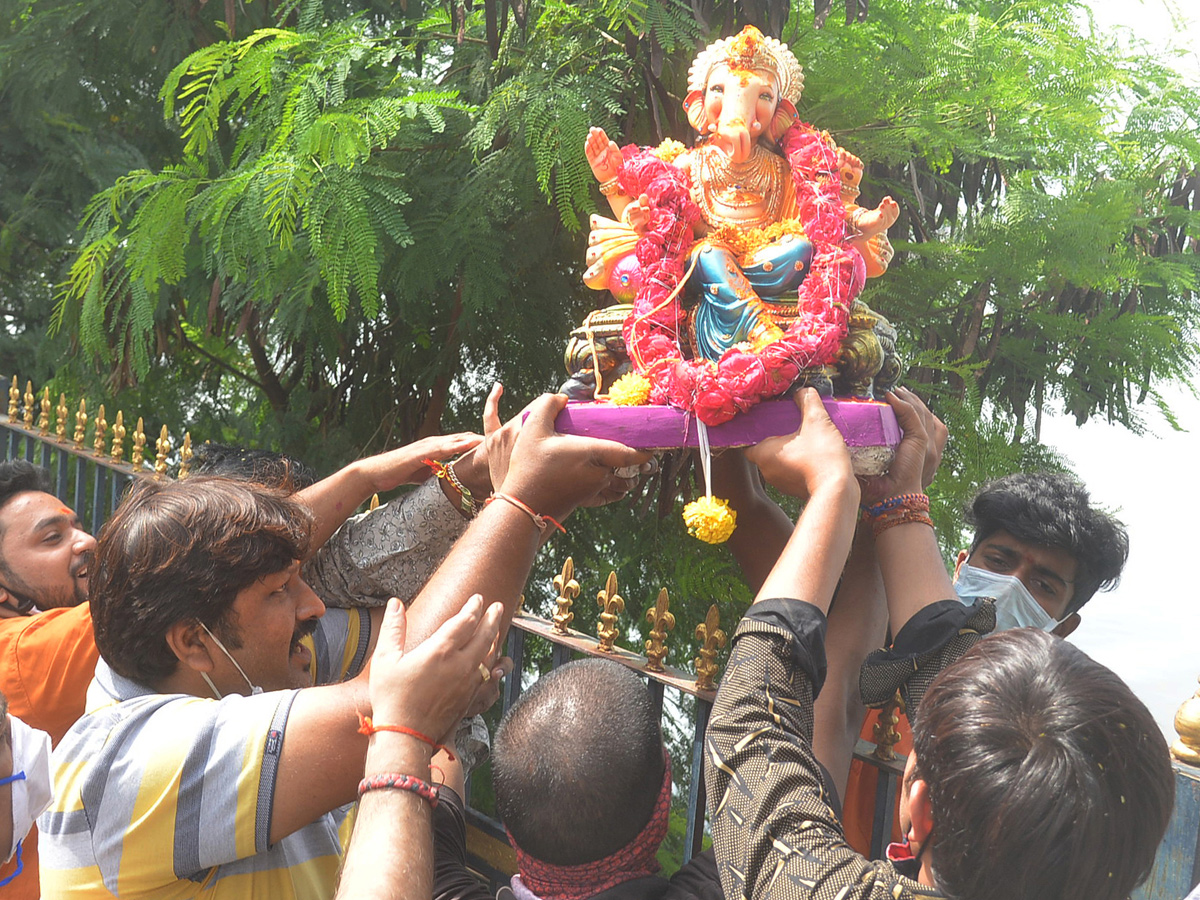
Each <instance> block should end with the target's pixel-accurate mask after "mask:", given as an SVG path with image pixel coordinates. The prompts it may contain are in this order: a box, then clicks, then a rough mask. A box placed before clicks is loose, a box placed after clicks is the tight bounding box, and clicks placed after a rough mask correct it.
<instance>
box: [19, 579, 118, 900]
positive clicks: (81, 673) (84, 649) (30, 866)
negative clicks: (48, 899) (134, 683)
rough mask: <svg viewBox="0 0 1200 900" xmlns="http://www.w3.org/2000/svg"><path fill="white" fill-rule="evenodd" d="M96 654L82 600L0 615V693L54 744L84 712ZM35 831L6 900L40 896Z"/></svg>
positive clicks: (87, 609)
mask: <svg viewBox="0 0 1200 900" xmlns="http://www.w3.org/2000/svg"><path fill="white" fill-rule="evenodd" d="M99 657H100V654H99V652H98V651H97V650H96V638H95V635H94V634H93V632H92V614H91V609H90V607H89V606H88V605H87V604H86V603H84V604H82V605H80V606H75V607H71V608H69V609H52V610H50V611H49V612H43V613H37V614H35V615H32V616H20V617H17V618H11V619H0V691H3V692H4V696H5V697H7V698H8V711H9V712H10V713H11V714H12V715H14V716H16V717H17V718H19V719H21V720H22V721H23V722H25V723H26V724H27V725H30V726H32V727H33V728H38V729H41V730H42V731H45V732H46V733H48V734H49V735H50V740H51V742H52V743H53V744H55V745H57V744H58V742H59V741H60V740H61V739H62V736H63V735H64V734H66V733H67V731H68V730H69V729H70V727H71V726H72V725H74V724H75V721H76V720H77V719H78V718H79V717H80V716H82V715H83V711H84V702H85V698H86V695H87V687H88V684H90V683H91V680H92V676H93V675H95V673H96V660H97V659H99ZM36 832H37V829H36V828H35V829H34V830H33V831H31V832H30V833H29V835H28V836H27V837H26V838H25V842H24V845H23V857H24V863H25V870H24V871H23V872H22V873H21V875H20V876H19V877H18V878H17V879H16V880H14V881H13V882H12V883H11V884H9V885H8V886H7V887H5V888H4V900H37V898H38V896H39V895H40V892H39V890H38V862H37V833H36ZM15 868H16V860H15V858H14V859H13V860H12V861H10V862H9V863H8V865H5V866H0V880H2V879H4V878H5V877H7V876H8V875H9V874H11V873H12V871H13V870H14V869H15Z"/></svg>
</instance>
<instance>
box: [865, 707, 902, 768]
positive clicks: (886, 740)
mask: <svg viewBox="0 0 1200 900" xmlns="http://www.w3.org/2000/svg"><path fill="white" fill-rule="evenodd" d="M904 711H905V707H904V698H903V697H901V696H900V692H899V691H896V696H895V697H893V698H892V699H891V700H889V701H888V702H887V703H885V704H884V705H883V706H882V707H881V708H880V710H879V719H878V721H876V722H875V724H874V725H873V726H871V734H872V735H873V736H874V738H875V750H874V752H873V753H872V755H873V756H874V757H875V758H876V759H882V760H884V761H885V762H889V761H891V760H893V759H895V758H896V750H895V747H896V745H897V744H898V743H900V728H899V726H900V714H901V713H902V712H904Z"/></svg>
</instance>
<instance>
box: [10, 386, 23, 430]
mask: <svg viewBox="0 0 1200 900" xmlns="http://www.w3.org/2000/svg"><path fill="white" fill-rule="evenodd" d="M20 406H21V389H20V388H19V387H17V376H16V375H13V378H12V384H11V385H10V386H9V388H8V421H10V422H15V421H17V412H18V410H19V409H20Z"/></svg>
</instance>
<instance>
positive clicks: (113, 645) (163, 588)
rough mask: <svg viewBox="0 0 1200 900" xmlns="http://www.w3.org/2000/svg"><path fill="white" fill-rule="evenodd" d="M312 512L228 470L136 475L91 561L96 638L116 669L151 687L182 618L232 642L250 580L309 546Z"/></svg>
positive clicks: (169, 655) (163, 669)
mask: <svg viewBox="0 0 1200 900" xmlns="http://www.w3.org/2000/svg"><path fill="white" fill-rule="evenodd" d="M311 530H312V513H311V512H309V511H308V510H307V509H306V508H305V507H303V506H301V505H300V504H298V503H296V502H294V501H292V500H290V499H288V497H287V496H285V495H284V494H283V493H282V492H280V491H277V490H270V489H267V488H263V487H259V486H257V485H252V484H245V483H240V482H235V481H230V480H228V479H225V478H210V477H195V476H194V477H191V478H188V479H186V480H184V481H155V480H153V479H142V480H140V481H139V482H136V483H135V484H134V486H133V488H132V490H131V491H130V493H129V495H128V496H127V497H126V498H125V501H124V502H123V503H122V504H121V506H120V508H118V509H117V511H116V513H115V514H114V515H113V517H112V518H111V519H109V520H108V522H106V523H105V525H104V527H103V528H102V529H101V530H100V537H99V540H98V542H97V545H96V551H95V557H94V559H93V562H92V567H91V585H90V589H91V593H90V600H91V607H92V621H93V623H94V625H95V631H96V646H97V647H99V649H100V655H101V656H102V657H104V660H105V662H107V663H108V664H109V665H110V666H111V667H112V668H113V670H114V671H116V672H118V673H119V674H121V675H124V676H126V677H127V678H132V679H133V680H135V681H138V682H140V683H142V684H146V685H150V686H153V685H154V684H156V683H157V682H158V681H159V680H160V679H162V678H166V677H167V676H169V675H171V674H172V673H173V672H174V671H175V668H176V665H177V664H178V659H177V658H176V656H175V654H174V653H173V652H172V650H171V648H170V647H169V646H168V645H167V642H166V634H167V631H168V629H170V627H171V626H172V625H174V624H176V623H177V622H185V621H194V622H201V623H203V624H204V625H206V626H208V627H209V628H211V629H213V630H219V632H220V633H221V636H222V639H225V638H228V639H229V640H228V641H226V642H227V643H229V642H230V641H233V646H234V648H235V649H236V647H237V646H239V644H238V643H237V642H236V640H235V639H236V631H235V630H234V628H233V627H232V626H233V625H234V624H236V623H231V622H230V621H229V613H230V607H231V606H232V605H233V601H234V600H235V599H236V597H237V594H238V592H239V591H241V590H242V589H244V588H246V587H249V586H250V585H252V584H253V583H254V582H255V581H256V580H258V579H259V578H262V577H263V576H265V575H271V574H274V573H275V572H281V571H283V570H284V569H286V568H287V567H288V566H290V565H291V564H292V562H293V561H294V560H297V559H303V558H304V557H305V555H307V553H308V543H309V534H310V532H311Z"/></svg>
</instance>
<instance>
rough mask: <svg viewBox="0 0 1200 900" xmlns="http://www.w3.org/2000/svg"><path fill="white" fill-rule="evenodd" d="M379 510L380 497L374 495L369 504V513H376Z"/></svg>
mask: <svg viewBox="0 0 1200 900" xmlns="http://www.w3.org/2000/svg"><path fill="white" fill-rule="evenodd" d="M377 509H379V495H378V494H372V495H371V502H370V503H368V504H367V512H375V510H377Z"/></svg>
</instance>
